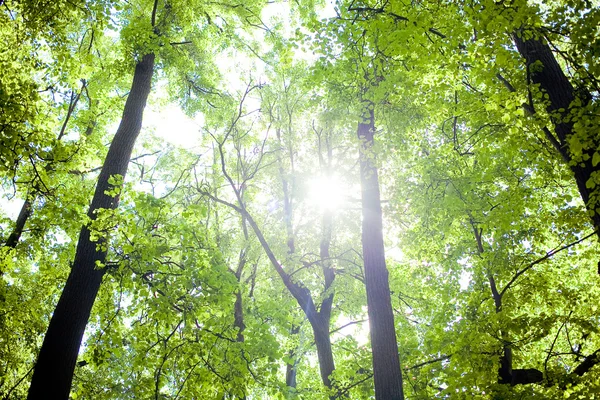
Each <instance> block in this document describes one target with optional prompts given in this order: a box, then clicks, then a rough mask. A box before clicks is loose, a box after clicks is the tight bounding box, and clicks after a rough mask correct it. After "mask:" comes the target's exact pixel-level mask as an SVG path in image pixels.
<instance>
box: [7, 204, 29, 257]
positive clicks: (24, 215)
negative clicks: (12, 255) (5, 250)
mask: <svg viewBox="0 0 600 400" xmlns="http://www.w3.org/2000/svg"><path fill="white" fill-rule="evenodd" d="M31 212H32V210H31V201H30V200H29V195H27V198H26V199H25V201H24V202H23V206H22V207H21V211H20V212H19V216H18V217H17V221H16V223H15V228H14V229H13V231H12V232H11V233H10V236H9V237H8V239H6V243H5V244H4V245H5V246H6V247H10V248H13V249H14V248H15V247H17V243H19V239H20V238H21V234H22V233H23V228H25V223H26V222H27V219H28V218H29V217H30V216H31Z"/></svg>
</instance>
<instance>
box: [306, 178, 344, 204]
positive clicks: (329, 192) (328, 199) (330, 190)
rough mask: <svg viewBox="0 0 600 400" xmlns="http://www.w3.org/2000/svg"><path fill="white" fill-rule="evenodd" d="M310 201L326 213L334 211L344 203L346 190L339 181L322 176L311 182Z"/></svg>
mask: <svg viewBox="0 0 600 400" xmlns="http://www.w3.org/2000/svg"><path fill="white" fill-rule="evenodd" d="M308 187H309V191H308V198H309V201H310V202H311V203H312V204H314V205H316V206H318V207H319V208H320V209H321V210H324V211H333V210H335V209H336V208H338V207H340V206H341V205H342V203H343V202H344V190H343V187H342V184H341V182H340V181H339V179H336V178H335V177H332V176H320V177H318V178H315V179H313V180H311V181H310V182H309V186H308Z"/></svg>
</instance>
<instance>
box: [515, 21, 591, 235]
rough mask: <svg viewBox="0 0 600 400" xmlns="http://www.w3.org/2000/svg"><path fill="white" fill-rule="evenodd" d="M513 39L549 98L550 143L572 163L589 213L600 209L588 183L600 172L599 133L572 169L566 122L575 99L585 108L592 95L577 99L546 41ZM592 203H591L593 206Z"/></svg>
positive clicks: (535, 81)
mask: <svg viewBox="0 0 600 400" xmlns="http://www.w3.org/2000/svg"><path fill="white" fill-rule="evenodd" d="M513 39H514V42H515V44H516V46H517V49H518V50H519V53H520V54H521V56H522V57H523V58H524V59H525V63H526V66H527V69H528V71H529V75H530V79H531V83H533V84H537V85H539V87H540V89H541V90H542V91H543V92H545V93H546V94H547V95H548V100H549V102H548V104H547V105H546V110H547V111H548V113H549V114H550V115H552V116H553V117H552V120H553V122H554V134H555V135H552V137H549V138H548V139H549V140H550V141H551V142H552V144H553V145H554V147H555V148H556V150H557V151H558V152H559V153H560V155H561V156H562V158H563V159H564V160H565V161H567V162H568V163H569V167H570V168H571V170H572V171H573V174H574V176H575V181H576V182H577V188H578V189H579V193H580V194H581V198H582V200H583V202H584V203H585V204H586V207H587V208H588V210H595V209H598V208H599V206H600V205H599V204H598V203H597V201H596V200H594V198H593V197H591V196H590V195H591V190H590V189H588V187H587V186H586V182H587V181H588V180H589V179H590V176H591V175H592V173H594V172H595V171H600V164H598V165H596V166H595V167H594V165H593V164H592V158H593V157H592V156H593V154H594V152H595V151H596V149H597V148H598V147H599V145H600V137H599V136H598V134H597V132H594V133H591V134H590V136H591V138H592V141H593V144H592V145H591V146H588V148H587V149H584V154H587V156H588V157H589V159H588V160H585V161H582V162H580V163H577V164H576V165H572V164H573V163H572V162H571V160H572V154H571V152H570V149H569V142H568V138H569V137H570V136H571V135H572V134H573V133H574V130H573V121H572V120H569V119H568V118H567V117H568V116H569V107H570V106H571V104H572V103H573V101H574V100H575V99H576V98H579V100H581V102H582V104H586V103H587V102H588V101H589V98H590V96H589V93H583V94H580V95H579V96H578V94H577V93H576V91H575V89H574V88H573V85H572V84H571V82H570V81H569V79H568V78H567V76H566V75H565V73H564V72H563V70H562V68H561V67H560V65H559V64H558V62H557V61H556V58H555V57H554V53H552V50H551V49H550V46H548V44H547V43H546V41H545V40H544V39H543V38H541V37H538V38H535V37H534V38H530V39H528V40H524V39H523V36H522V32H517V33H515V34H514V35H513ZM534 64H535V65H534ZM531 106H534V104H531ZM559 110H562V111H559ZM549 133H550V132H549V131H548V132H547V133H546V135H547V136H548V134H549ZM550 134H551V133H550ZM590 199H591V200H592V202H590ZM591 219H592V223H593V225H594V227H595V228H596V230H598V229H600V214H598V213H597V212H595V213H594V214H593V216H592V217H591ZM598 237H599V238H600V230H599V231H598Z"/></svg>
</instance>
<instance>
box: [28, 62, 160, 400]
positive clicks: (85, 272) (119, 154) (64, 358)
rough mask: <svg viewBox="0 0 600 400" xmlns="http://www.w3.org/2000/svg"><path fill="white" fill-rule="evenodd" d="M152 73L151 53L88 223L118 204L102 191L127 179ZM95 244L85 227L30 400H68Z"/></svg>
mask: <svg viewBox="0 0 600 400" xmlns="http://www.w3.org/2000/svg"><path fill="white" fill-rule="evenodd" d="M153 71H154V54H148V55H145V56H144V57H143V58H142V60H141V61H140V62H138V64H137V65H136V67H135V73H134V75H133V83H132V86H131V91H130V93H129V97H128V98H127V101H126V103H125V108H124V109H123V117H122V119H121V123H120V125H119V129H118V130H117V133H116V135H115V137H114V139H113V141H112V143H111V145H110V148H109V150H108V154H107V155H106V160H105V161H104V165H103V166H102V170H101V172H100V176H99V177H98V184H97V186H96V191H95V193H94V197H93V199H92V203H91V206H90V209H89V211H88V216H89V217H90V218H91V219H94V218H95V217H96V212H97V210H100V209H114V208H116V207H117V205H118V202H119V196H117V197H113V196H110V195H107V194H106V193H105V192H106V191H108V190H110V188H111V185H110V184H109V183H108V180H109V178H110V177H111V176H114V175H121V176H123V177H125V174H126V173H127V166H128V164H129V159H130V158H131V152H132V150H133V146H134V144H135V141H136V139H137V137H138V134H139V132H140V129H141V126H142V116H143V112H144V108H145V106H146V100H147V99H148V95H149V93H150V87H151V82H152V74H153ZM96 246H97V243H96V242H93V241H92V240H91V239H90V231H89V229H88V228H87V227H86V226H84V227H83V228H82V229H81V233H80V235H79V242H78V243H77V251H76V254H75V261H74V262H73V266H72V268H71V273H70V274H69V278H68V279H67V283H66V285H65V288H64V289H63V292H62V294H61V296H60V299H59V301H58V304H57V306H56V309H55V310H54V314H53V316H52V319H51V320H50V325H49V327H48V332H47V333H46V336H45V338H44V342H43V344H42V348H41V350H40V354H39V357H38V361H37V363H36V366H35V369H34V372H33V378H32V381H31V386H30V388H29V395H28V397H27V398H28V399H29V400H34V399H35V400H37V399H40V400H41V399H55V400H61V399H65V400H66V399H68V398H69V392H70V390H71V381H72V380H73V371H74V369H75V363H76V361H77V354H78V352H79V348H80V346H81V340H82V337H83V333H84V330H85V327H86V325H87V322H88V319H89V316H90V312H91V309H92V306H93V305H94V300H95V299H96V294H97V293H98V290H99V288H100V284H101V282H102V276H103V275H104V269H101V268H98V267H97V266H96V264H97V262H100V263H102V262H104V261H105V258H106V251H105V250H101V249H98V248H97V247H96Z"/></svg>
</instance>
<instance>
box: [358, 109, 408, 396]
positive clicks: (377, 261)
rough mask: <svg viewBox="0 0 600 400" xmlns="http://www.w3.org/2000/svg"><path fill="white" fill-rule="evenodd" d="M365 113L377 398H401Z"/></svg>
mask: <svg viewBox="0 0 600 400" xmlns="http://www.w3.org/2000/svg"><path fill="white" fill-rule="evenodd" d="M369 106H370V107H369ZM365 114H366V115H365V116H364V117H363V119H362V120H361V121H360V122H359V124H358V130H357V135H358V140H359V141H360V148H359V149H360V184H361V193H362V248H363V259H364V266H365V286H366V289H367V308H368V312H369V327H370V335H371V348H372V350H373V378H374V380H375V397H376V398H377V399H378V400H400V399H404V391H403V387H402V371H401V370H400V358H399V356H398V343H397V340H396V329H395V326H394V313H393V310H392V302H391V297H390V284H389V281H388V270H387V267H386V263H385V248H384V243H383V218H382V211H381V195H380V191H379V177H378V173H377V165H376V160H375V153H374V150H373V145H374V143H375V142H374V135H375V115H374V110H373V108H372V104H368V105H367V106H366V110H365Z"/></svg>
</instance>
